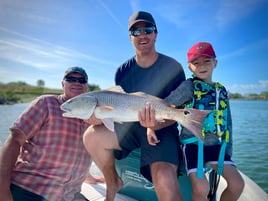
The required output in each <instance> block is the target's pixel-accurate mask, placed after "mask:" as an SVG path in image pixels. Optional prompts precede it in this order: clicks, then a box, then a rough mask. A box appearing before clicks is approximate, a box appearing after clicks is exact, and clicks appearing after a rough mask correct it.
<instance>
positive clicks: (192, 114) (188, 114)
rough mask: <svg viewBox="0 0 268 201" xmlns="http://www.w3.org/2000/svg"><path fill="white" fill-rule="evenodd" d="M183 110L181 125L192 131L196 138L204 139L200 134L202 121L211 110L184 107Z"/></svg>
mask: <svg viewBox="0 0 268 201" xmlns="http://www.w3.org/2000/svg"><path fill="white" fill-rule="evenodd" d="M183 111H184V117H185V118H184V119H183V121H182V123H181V124H182V125H183V127H185V128H186V129H188V130H189V131H190V132H192V133H193V134H194V135H195V136H196V137H197V138H198V139H200V140H201V141H204V137H203V136H202V127H203V121H204V119H205V117H206V116H207V115H208V114H209V113H210V112H211V110H198V109H194V108H185V109H183Z"/></svg>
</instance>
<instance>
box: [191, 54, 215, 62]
mask: <svg viewBox="0 0 268 201" xmlns="http://www.w3.org/2000/svg"><path fill="white" fill-rule="evenodd" d="M199 57H209V58H215V57H214V56H211V55H208V54H200V55H198V56H195V57H193V58H192V59H191V60H188V62H192V61H193V60H196V59H198V58H199Z"/></svg>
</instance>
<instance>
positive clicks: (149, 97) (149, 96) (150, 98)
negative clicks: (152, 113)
mask: <svg viewBox="0 0 268 201" xmlns="http://www.w3.org/2000/svg"><path fill="white" fill-rule="evenodd" d="M129 94H130V95H133V96H141V97H144V98H145V99H147V100H148V103H150V100H151V101H152V102H155V101H157V102H161V103H163V104H165V105H167V106H170V107H176V106H175V105H171V104H169V103H167V102H166V101H165V100H164V99H162V98H158V97H156V96H153V95H150V94H146V93H144V92H140V91H139V92H133V93H129Z"/></svg>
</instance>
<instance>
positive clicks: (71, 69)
mask: <svg viewBox="0 0 268 201" xmlns="http://www.w3.org/2000/svg"><path fill="white" fill-rule="evenodd" d="M71 73H79V74H81V75H83V77H84V78H85V79H86V80H88V77H87V73H86V71H85V70H84V69H83V68H81V67H77V66H75V67H69V68H67V70H66V71H65V73H64V77H63V79H64V78H66V77H67V76H68V75H69V74H71Z"/></svg>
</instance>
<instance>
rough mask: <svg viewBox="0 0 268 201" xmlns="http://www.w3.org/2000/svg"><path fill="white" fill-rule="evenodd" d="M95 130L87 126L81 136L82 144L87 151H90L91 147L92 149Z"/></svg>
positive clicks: (94, 140)
mask: <svg viewBox="0 0 268 201" xmlns="http://www.w3.org/2000/svg"><path fill="white" fill-rule="evenodd" d="M94 133H95V129H94V126H89V127H88V128H87V129H86V131H85V132H84V134H83V143H84V146H85V147H86V149H87V150H90V148H91V147H94V144H96V143H94V142H96V139H94V138H95V136H96V135H95V134H94Z"/></svg>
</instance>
